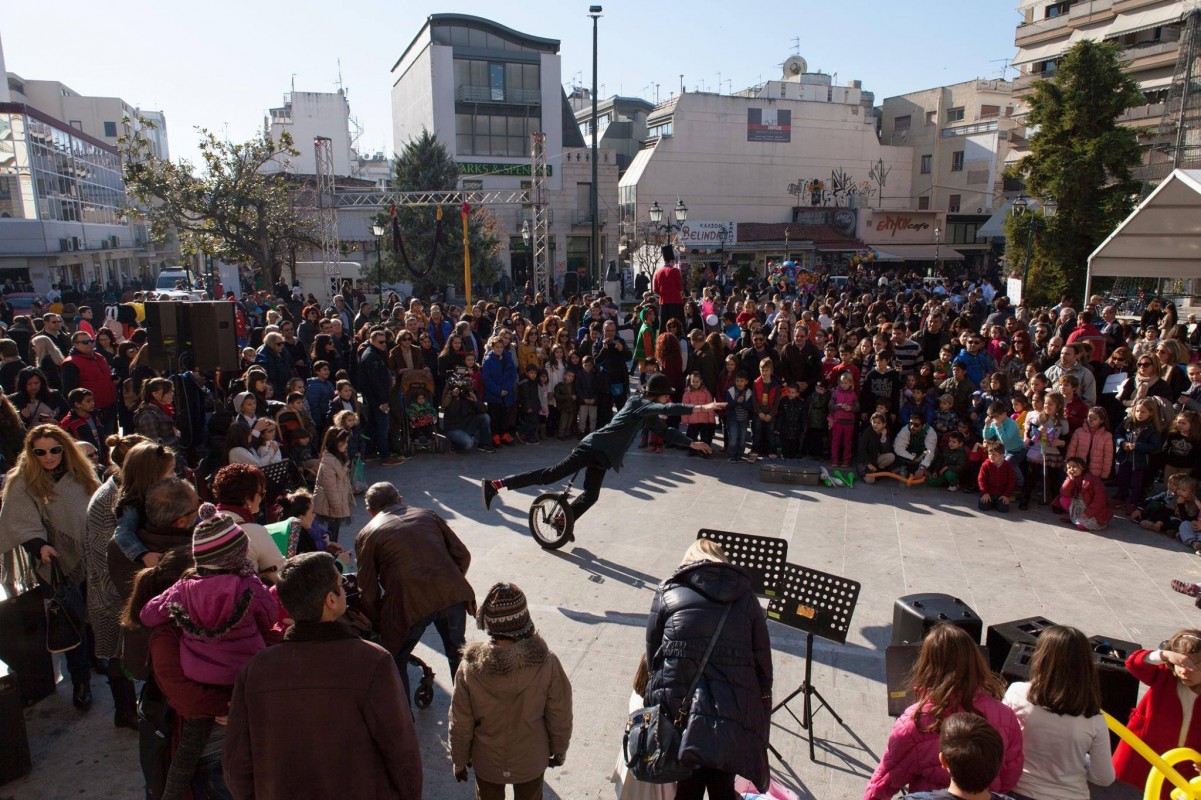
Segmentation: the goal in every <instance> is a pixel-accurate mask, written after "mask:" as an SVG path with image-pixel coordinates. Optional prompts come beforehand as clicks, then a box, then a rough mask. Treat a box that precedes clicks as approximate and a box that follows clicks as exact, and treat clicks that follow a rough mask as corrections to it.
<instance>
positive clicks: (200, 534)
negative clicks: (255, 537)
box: [192, 503, 250, 573]
mask: <svg viewBox="0 0 1201 800" xmlns="http://www.w3.org/2000/svg"><path fill="white" fill-rule="evenodd" d="M197 515H198V516H199V517H200V522H198V523H197V524H196V530H195V531H193V532H192V557H193V558H194V559H195V560H196V569H197V570H199V571H201V572H237V573H241V572H244V571H245V567H246V563H247V562H246V551H247V549H248V548H249V547H250V540H249V539H247V538H246V532H245V531H243V530H242V529H241V528H240V527H238V523H236V522H234V521H233V517H230V516H229V515H227V514H223V513H221V512H219V511H218V510H217V507H216V506H215V505H213V504H212V503H205V504H203V505H202V506H200V510H199V511H198V512H197Z"/></svg>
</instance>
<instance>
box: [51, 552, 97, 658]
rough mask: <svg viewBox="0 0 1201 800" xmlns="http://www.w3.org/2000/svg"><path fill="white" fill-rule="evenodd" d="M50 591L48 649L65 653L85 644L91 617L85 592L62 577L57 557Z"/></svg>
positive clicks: (52, 571) (52, 568)
mask: <svg viewBox="0 0 1201 800" xmlns="http://www.w3.org/2000/svg"><path fill="white" fill-rule="evenodd" d="M50 591H51V592H52V593H53V594H52V595H51V596H50V599H49V600H47V601H46V649H47V650H48V651H50V652H51V653H65V652H67V651H68V650H74V649H75V648H76V647H79V646H80V645H81V644H83V635H84V626H85V625H87V616H88V615H87V608H86V606H85V604H84V599H83V592H81V591H80V590H79V587H78V586H76V585H75V584H73V583H71V581H69V580H67V576H65V575H63V571H62V568H61V567H59V565H58V559H57V558H55V559H52V560H51V561H50Z"/></svg>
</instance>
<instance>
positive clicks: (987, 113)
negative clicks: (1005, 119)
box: [980, 106, 1001, 119]
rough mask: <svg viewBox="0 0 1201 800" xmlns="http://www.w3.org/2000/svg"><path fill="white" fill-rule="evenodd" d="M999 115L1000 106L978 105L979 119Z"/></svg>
mask: <svg viewBox="0 0 1201 800" xmlns="http://www.w3.org/2000/svg"><path fill="white" fill-rule="evenodd" d="M999 116H1001V107H1000V106H980V119H988V118H989V117H999Z"/></svg>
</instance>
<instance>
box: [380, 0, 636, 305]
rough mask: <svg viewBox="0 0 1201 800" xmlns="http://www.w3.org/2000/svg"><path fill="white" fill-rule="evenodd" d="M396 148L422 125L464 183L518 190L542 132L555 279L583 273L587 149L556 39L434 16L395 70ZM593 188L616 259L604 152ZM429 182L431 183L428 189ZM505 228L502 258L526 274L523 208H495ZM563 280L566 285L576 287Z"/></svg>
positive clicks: (606, 244) (604, 239) (606, 243)
mask: <svg viewBox="0 0 1201 800" xmlns="http://www.w3.org/2000/svg"><path fill="white" fill-rule="evenodd" d="M392 122H393V135H394V137H395V146H396V149H397V150H398V151H399V150H400V149H402V148H403V147H404V145H405V143H406V142H408V141H409V140H411V139H413V138H414V137H417V136H419V135H420V134H421V132H422V130H428V131H430V132H431V133H433V134H435V135H436V136H437V137H438V140H439V141H440V142H441V143H442V144H444V145H445V146H446V148H447V149H448V151H449V152H450V154H451V156H452V157H453V158H454V160H455V161H456V162H457V163H458V165H459V171H460V174H461V175H462V179H463V180H462V185H463V188H464V189H483V190H492V189H497V190H504V189H522V188H527V187H528V186H529V185H530V174H531V165H530V147H531V139H530V136H531V134H533V133H535V132H538V131H541V132H543V133H545V134H546V148H547V162H548V165H549V167H550V175H549V181H548V183H549V185H548V189H549V191H550V194H551V198H550V202H551V215H550V216H551V221H550V248H551V262H552V266H553V270H554V273H555V277H556V279H557V280H559V281H560V282H562V280H563V276H565V275H568V274H570V275H573V276H580V277H582V278H584V279H585V280H592V281H595V280H596V276H595V275H591V276H590V275H588V271H589V250H590V243H591V214H590V211H589V209H590V203H589V200H588V195H589V191H590V189H591V185H592V177H591V161H590V158H591V155H590V151H588V150H586V149H585V147H584V139H583V137H582V136H581V135H580V130H579V128H578V127H577V125H576V122H575V118H574V116H573V114H572V110H571V107H570V106H569V105H568V103H567V98H566V96H565V94H564V92H563V89H562V86H561V64H560V58H559V42H558V41H557V40H555V39H545V38H541V37H537V36H530V35H528V34H525V33H520V32H518V31H515V30H512V29H510V28H506V27H505V26H503V25H500V24H497V23H495V22H492V21H490V20H486V19H481V18H479V17H472V16H467V15H463V14H432V15H430V17H429V18H428V19H427V20H426V22H425V24H424V25H423V26H422V28H421V30H420V31H418V33H417V35H416V36H415V37H414V38H413V41H412V42H410V43H409V45H408V47H406V48H405V50H404V52H402V53H401V55H400V58H399V59H397V61H396V63H395V64H394V65H393V67H392ZM599 158H600V164H599V165H598V166H599V173H598V180H599V186H598V187H597V190H598V195H599V205H600V214H599V217H600V223H601V242H600V251H601V263H602V264H606V263H607V262H608V260H609V259H615V258H616V237H615V236H614V230H613V226H610V225H608V224H607V223H608V222H609V219H610V211H611V210H612V209H614V208H615V206H616V200H617V159H616V154H615V153H613V152H612V151H609V150H601V151H600V155H599ZM431 188H432V187H431ZM488 210H489V211H490V212H491V213H492V214H493V215H494V216H495V217H496V220H497V223H498V224H499V226H500V229H501V231H503V232H504V233H506V234H507V235H508V243H507V245H508V246H507V247H504V248H503V249H502V251H501V254H500V257H501V260H502V261H503V262H505V265H506V267H507V268H508V269H509V274H510V276H511V279H512V281H513V283H514V284H515V285H516V286H518V287H520V286H523V285H524V284H525V282H526V281H527V280H530V279H531V278H532V277H533V275H532V259H531V256H530V250H529V247H528V246H527V245H526V244H525V243H524V242H523V240H522V237H521V235H520V234H521V226H522V222H523V221H525V220H527V219H528V218H529V217H530V211H529V209H528V208H526V209H523V208H521V207H520V206H516V205H514V206H502V205H496V206H491V207H489V208H488ZM575 280H576V279H575V278H568V279H567V281H568V282H567V284H566V286H567V288H568V290H571V289H572V288H574V285H575Z"/></svg>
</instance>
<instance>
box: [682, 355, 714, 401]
mask: <svg viewBox="0 0 1201 800" xmlns="http://www.w3.org/2000/svg"><path fill="white" fill-rule="evenodd" d="M684 371H685V372H686V373H687V374H689V375H691V374H692V373H694V372H699V373H700V374H701V383H702V384H704V386H705V388H706V389H708V390H709V391H710V392H711V393H712V394H713V396H714V397H717V396H718V395H719V394H721V392H720V387H719V384H718V375H720V374H721V371H722V370H721V362H720V361H719V360H718V358H717V354H716V353H714V352H713V348H712V347H709V346H708V345H705V346H703V347H701V349H700V350H697V349H691V350H690V351H689V353H688V364H687V366H686V367H685V370H684Z"/></svg>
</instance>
